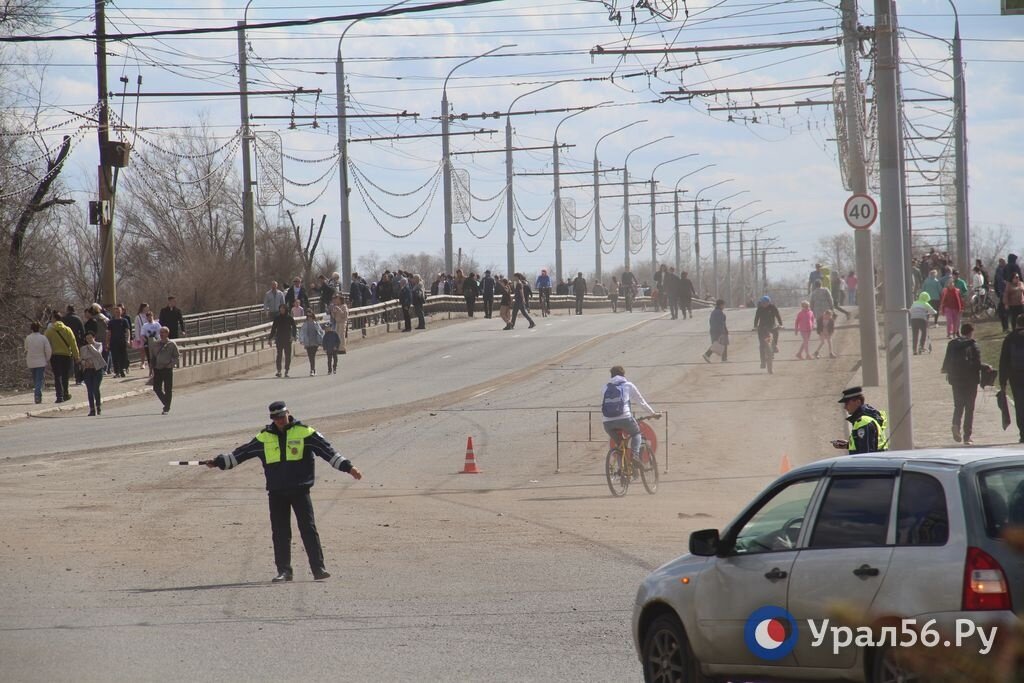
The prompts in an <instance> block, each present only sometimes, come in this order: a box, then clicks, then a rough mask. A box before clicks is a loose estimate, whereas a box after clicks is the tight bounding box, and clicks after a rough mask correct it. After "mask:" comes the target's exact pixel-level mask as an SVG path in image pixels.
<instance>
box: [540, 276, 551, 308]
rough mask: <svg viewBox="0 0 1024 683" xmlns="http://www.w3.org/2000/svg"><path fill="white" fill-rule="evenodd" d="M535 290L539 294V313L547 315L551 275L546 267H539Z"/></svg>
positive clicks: (549, 304)
mask: <svg viewBox="0 0 1024 683" xmlns="http://www.w3.org/2000/svg"><path fill="white" fill-rule="evenodd" d="M537 292H538V293H539V296H540V310H541V313H543V314H544V315H547V314H548V313H550V312H551V277H550V276H549V275H548V271H547V270H546V269H541V271H540V275H538V276H537Z"/></svg>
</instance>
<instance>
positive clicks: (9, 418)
mask: <svg viewBox="0 0 1024 683" xmlns="http://www.w3.org/2000/svg"><path fill="white" fill-rule="evenodd" d="M81 389H82V390H83V391H84V390H85V386H84V385H82V387H81ZM151 391H153V388H152V387H145V388H143V389H132V390H131V391H124V392H121V393H119V394H111V395H107V396H104V397H103V401H104V402H106V401H114V400H118V399H122V398H131V397H132V396H141V395H142V394H148V393H150V392H151ZM88 407H89V402H88V401H81V402H72V401H68V402H66V403H58V404H56V405H51V406H48V407H46V408H36V409H34V410H26V411H22V412H17V413H8V414H7V415H0V424H2V423H5V422H14V421H15V420H22V419H24V418H26V417H40V416H42V415H49V414H51V413H70V412H73V411H75V410H79V409H81V408H88Z"/></svg>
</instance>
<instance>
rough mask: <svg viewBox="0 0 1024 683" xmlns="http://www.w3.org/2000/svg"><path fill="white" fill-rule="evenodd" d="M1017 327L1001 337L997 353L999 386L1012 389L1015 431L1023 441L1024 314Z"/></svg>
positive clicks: (1018, 318) (1020, 317) (1017, 322)
mask: <svg viewBox="0 0 1024 683" xmlns="http://www.w3.org/2000/svg"><path fill="white" fill-rule="evenodd" d="M1016 324H1017V329H1015V330H1014V331H1013V332H1011V333H1010V334H1008V335H1006V338H1005V339H1003V348H1002V350H1001V351H1000V353H999V387H1000V389H1002V390H1003V391H1004V392H1005V391H1006V385H1007V384H1009V385H1010V389H1011V390H1012V391H1013V402H1014V403H1015V404H1016V409H1017V415H1016V417H1017V431H1018V432H1019V433H1020V442H1021V443H1024V314H1022V315H1019V316H1017V320H1016Z"/></svg>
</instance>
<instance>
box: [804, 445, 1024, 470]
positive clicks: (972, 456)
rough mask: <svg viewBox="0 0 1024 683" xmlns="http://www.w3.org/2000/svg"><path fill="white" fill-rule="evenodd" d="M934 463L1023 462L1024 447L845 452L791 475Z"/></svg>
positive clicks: (973, 465) (979, 466) (961, 465)
mask: <svg viewBox="0 0 1024 683" xmlns="http://www.w3.org/2000/svg"><path fill="white" fill-rule="evenodd" d="M916 462H920V463H935V464H940V465H947V466H951V467H956V468H966V467H970V468H971V469H982V468H985V467H987V466H991V465H999V466H1008V465H1024V447H1021V446H992V447H982V448H923V449H920V450H914V451H885V452H882V453H871V454H867V455H843V456H840V457H838V458H827V459H825V460H819V461H817V462H814V463H811V464H809V465H804V466H803V467H799V468H796V469H794V470H792V471H791V472H790V473H789V475H790V476H800V475H804V474H812V473H817V472H821V471H823V470H829V469H831V470H839V471H864V470H872V469H893V468H902V467H903V466H904V465H906V464H907V463H916Z"/></svg>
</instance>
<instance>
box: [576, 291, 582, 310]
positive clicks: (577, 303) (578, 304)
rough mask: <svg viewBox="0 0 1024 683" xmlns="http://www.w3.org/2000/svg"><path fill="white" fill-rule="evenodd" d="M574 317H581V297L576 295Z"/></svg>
mask: <svg viewBox="0 0 1024 683" xmlns="http://www.w3.org/2000/svg"><path fill="white" fill-rule="evenodd" d="M576 315H583V295H582V294H577V295H576Z"/></svg>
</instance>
